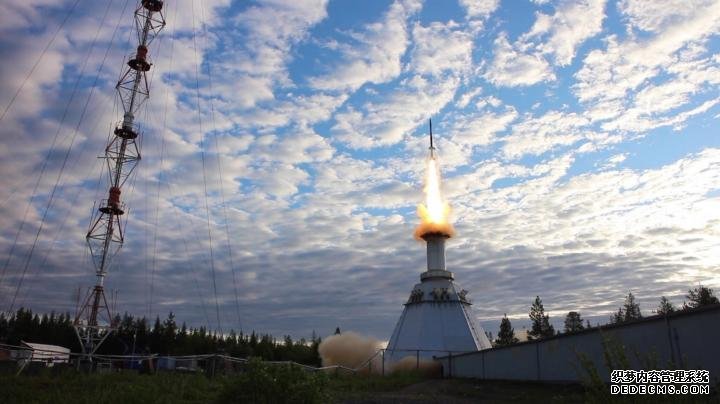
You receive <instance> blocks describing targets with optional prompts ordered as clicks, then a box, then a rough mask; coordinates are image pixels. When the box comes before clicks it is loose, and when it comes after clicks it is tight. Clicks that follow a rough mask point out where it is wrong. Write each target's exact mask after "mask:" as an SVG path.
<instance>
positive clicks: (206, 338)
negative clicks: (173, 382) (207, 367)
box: [0, 308, 321, 366]
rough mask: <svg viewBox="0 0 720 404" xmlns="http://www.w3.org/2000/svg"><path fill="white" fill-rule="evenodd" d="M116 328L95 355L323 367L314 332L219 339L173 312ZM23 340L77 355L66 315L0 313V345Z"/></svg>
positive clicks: (123, 319) (120, 321)
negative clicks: (223, 358)
mask: <svg viewBox="0 0 720 404" xmlns="http://www.w3.org/2000/svg"><path fill="white" fill-rule="evenodd" d="M114 323H115V324H117V328H116V329H115V331H114V332H113V333H112V334H111V335H110V336H109V337H108V339H107V340H106V341H105V342H104V343H103V345H101V346H100V348H99V349H98V353H99V354H108V355H132V354H137V355H143V354H150V353H153V354H160V355H198V354H208V353H223V354H227V355H231V356H236V357H260V358H262V359H263V360H271V361H294V362H298V363H302V364H306V365H311V366H320V363H321V361H320V356H319V354H318V345H320V342H321V339H320V338H319V337H317V336H316V335H315V334H314V333H313V336H312V338H311V339H310V340H306V339H304V338H301V339H299V340H296V341H294V340H293V339H292V338H291V337H290V336H289V335H286V336H285V337H284V338H282V339H281V340H278V339H276V338H275V337H273V336H272V335H270V334H258V333H255V331H253V332H251V333H250V334H244V333H243V332H242V331H241V332H239V333H236V332H235V331H234V330H231V331H230V333H229V334H227V335H220V334H218V333H217V332H213V331H209V330H207V329H206V328H205V327H200V328H189V327H187V325H186V324H185V323H182V324H181V325H180V326H178V324H177V323H176V321H175V315H174V314H173V313H172V312H170V313H169V314H168V317H167V318H166V319H165V320H164V321H161V320H160V317H157V318H156V319H155V323H154V324H153V325H152V326H151V325H150V324H149V323H148V321H147V319H146V318H145V317H134V316H132V315H130V314H128V313H125V314H124V315H123V316H120V315H117V316H116V317H115V320H114ZM21 341H26V342H35V343H40V344H51V345H59V346H63V347H66V348H70V350H71V351H72V352H80V344H79V342H78V339H77V335H76V334H75V330H74V329H73V318H72V317H71V316H70V313H60V314H57V313H54V312H53V313H50V314H42V315H40V314H37V313H33V312H32V310H29V309H25V308H20V309H18V311H17V312H15V313H12V314H11V315H9V316H7V315H6V314H5V313H0V342H1V343H3V344H7V345H20V343H21Z"/></svg>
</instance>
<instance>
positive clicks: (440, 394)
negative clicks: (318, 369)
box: [338, 379, 584, 404]
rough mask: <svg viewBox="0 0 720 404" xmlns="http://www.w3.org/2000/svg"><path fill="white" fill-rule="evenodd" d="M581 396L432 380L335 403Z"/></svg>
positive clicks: (568, 399)
mask: <svg viewBox="0 0 720 404" xmlns="http://www.w3.org/2000/svg"><path fill="white" fill-rule="evenodd" d="M583 397H584V395H583V388H582V387H581V386H578V385H552V384H550V385H549V384H537V383H517V382H497V381H493V382H487V381H480V380H469V379H445V380H442V379H431V380H426V381H423V382H420V383H416V384H413V385H410V386H407V387H404V388H401V389H400V390H398V391H391V392H373V393H356V395H353V396H351V397H343V398H341V399H340V400H339V401H338V402H339V403H343V404H390V403H412V404H426V403H447V404H465V403H507V402H513V403H518V402H519V403H552V402H558V403H582V402H584V400H583Z"/></svg>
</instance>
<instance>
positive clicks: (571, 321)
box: [565, 311, 585, 333]
mask: <svg viewBox="0 0 720 404" xmlns="http://www.w3.org/2000/svg"><path fill="white" fill-rule="evenodd" d="M583 329H585V327H584V326H583V320H582V317H580V313H578V312H577V311H571V312H568V314H567V316H565V332H566V333H569V332H577V331H580V330H583Z"/></svg>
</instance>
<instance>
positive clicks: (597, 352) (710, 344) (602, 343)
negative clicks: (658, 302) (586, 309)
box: [438, 305, 720, 383]
mask: <svg viewBox="0 0 720 404" xmlns="http://www.w3.org/2000/svg"><path fill="white" fill-rule="evenodd" d="M608 350H615V352H620V354H621V355H622V356H623V357H624V358H625V359H626V360H627V362H628V364H629V369H636V370H641V369H648V368H650V367H656V368H659V369H703V370H708V371H709V372H710V377H711V379H712V380H714V382H713V383H717V382H718V381H720V305H714V306H706V307H701V308H698V309H693V310H684V311H680V312H676V313H673V314H670V315H668V316H653V317H647V318H644V319H641V320H638V321H634V322H631V323H625V324H614V325H607V326H602V327H599V328H594V329H590V330H585V331H580V332H577V333H573V334H562V335H558V336H555V337H550V338H546V339H541V340H537V341H529V342H523V343H519V344H516V345H512V346H507V347H501V348H493V349H488V350H484V351H478V352H472V353H466V354H459V355H454V354H453V355H445V356H443V357H441V358H438V362H439V363H440V364H441V365H442V371H443V375H444V376H446V377H471V378H478V379H488V380H534V381H545V382H579V381H582V380H583V378H584V377H585V375H586V374H587V369H586V368H587V367H592V368H594V369H595V370H597V371H598V374H599V375H600V377H601V378H602V379H603V380H605V381H606V382H607V381H609V380H610V371H611V370H613V369H610V368H609V367H608V365H609V364H608V363H607V356H606V355H607V353H608ZM581 358H582V359H583V360H584V362H585V364H581ZM611 366H612V365H611Z"/></svg>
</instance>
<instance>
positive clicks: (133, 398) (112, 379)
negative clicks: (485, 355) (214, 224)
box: [0, 361, 718, 404]
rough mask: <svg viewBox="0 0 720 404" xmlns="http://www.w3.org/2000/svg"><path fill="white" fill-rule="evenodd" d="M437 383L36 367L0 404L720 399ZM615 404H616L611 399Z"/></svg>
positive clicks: (10, 383)
mask: <svg viewBox="0 0 720 404" xmlns="http://www.w3.org/2000/svg"><path fill="white" fill-rule="evenodd" d="M596 383H597V384H596V385H595V386H593V385H592V384H589V385H586V386H585V387H583V386H580V385H557V384H541V383H533V382H499V381H482V380H473V379H436V378H430V377H428V376H427V375H426V374H422V373H418V372H398V373H394V374H392V375H388V376H384V377H383V376H380V375H374V374H357V375H352V374H334V373H322V372H319V373H313V372H307V371H304V370H302V369H300V368H299V367H297V366H271V365H267V364H263V363H261V362H259V361H251V362H250V363H249V364H248V365H247V367H246V368H245V371H244V372H243V373H238V374H232V375H218V376H216V377H213V378H209V377H207V376H205V375H203V374H183V373H167V372H158V373H156V374H138V373H135V372H132V371H126V372H120V373H118V372H112V373H95V374H85V373H79V372H75V371H74V370H66V371H64V372H58V371H57V370H55V371H52V370H51V369H41V370H40V371H39V372H37V373H35V374H31V373H28V374H22V375H20V376H15V375H13V374H5V375H0V403H8V404H11V403H80V404H83V403H93V404H95V403H273V404H274V403H346V404H350V403H352V404H360V403H362V404H365V403H380V404H381V403H435V402H444V403H474V402H493V403H499V402H520V403H536V402H543V403H545V402H547V403H575V402H578V403H579V402H627V400H630V401H631V402H657V401H660V402H672V401H673V400H672V399H674V401H677V399H683V400H684V401H683V402H717V400H718V398H717V395H715V396H712V397H694V398H689V400H688V397H682V398H681V397H672V398H670V399H671V400H670V401H668V400H667V399H668V397H662V396H659V397H658V396H654V397H653V396H647V397H627V396H625V397H618V396H614V397H610V396H609V394H608V391H607V390H608V389H607V386H606V385H604V383H599V382H596ZM613 400H615V401H613Z"/></svg>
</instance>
